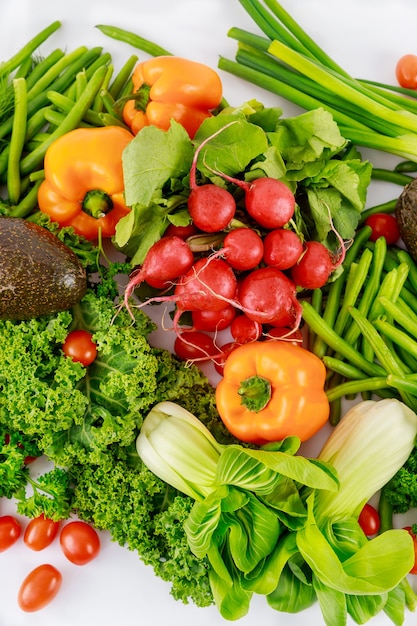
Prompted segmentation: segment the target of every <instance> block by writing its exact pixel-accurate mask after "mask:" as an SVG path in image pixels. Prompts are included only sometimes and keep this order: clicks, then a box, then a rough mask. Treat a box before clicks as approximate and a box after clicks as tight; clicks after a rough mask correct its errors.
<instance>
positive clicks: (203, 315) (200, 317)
mask: <svg viewBox="0 0 417 626" xmlns="http://www.w3.org/2000/svg"><path fill="white" fill-rule="evenodd" d="M235 315H236V309H235V307H234V306H233V305H231V304H228V305H226V306H225V308H224V309H220V311H210V310H207V311H192V313H191V317H192V320H193V327H194V328H195V329H196V330H203V331H204V330H205V331H208V332H215V331H219V330H224V329H225V328H228V327H229V326H230V324H231V322H232V321H233V319H234V317H235Z"/></svg>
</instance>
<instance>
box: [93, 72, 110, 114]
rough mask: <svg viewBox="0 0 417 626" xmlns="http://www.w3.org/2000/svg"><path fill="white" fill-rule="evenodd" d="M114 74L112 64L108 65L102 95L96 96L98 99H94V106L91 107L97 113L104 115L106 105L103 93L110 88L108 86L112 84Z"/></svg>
mask: <svg viewBox="0 0 417 626" xmlns="http://www.w3.org/2000/svg"><path fill="white" fill-rule="evenodd" d="M113 72H114V67H113V65H112V64H110V65H108V66H107V73H106V75H105V77H104V80H103V85H102V88H101V90H100V93H98V94H97V95H96V97H95V98H94V102H93V104H92V106H91V109H92V110H93V111H96V112H97V113H102V111H103V108H104V104H103V97H102V93H103V92H105V91H106V90H107V88H108V86H109V84H110V80H111V77H112V75H113Z"/></svg>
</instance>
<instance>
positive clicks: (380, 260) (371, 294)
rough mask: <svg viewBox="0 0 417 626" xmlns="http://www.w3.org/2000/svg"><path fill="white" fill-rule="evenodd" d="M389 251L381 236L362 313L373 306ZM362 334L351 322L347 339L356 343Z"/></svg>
mask: <svg viewBox="0 0 417 626" xmlns="http://www.w3.org/2000/svg"><path fill="white" fill-rule="evenodd" d="M386 251H387V242H386V240H385V238H384V237H380V238H379V239H377V241H376V242H375V246H374V249H373V255H372V263H371V266H370V272H369V277H368V280H367V282H366V284H365V288H364V291H363V294H362V297H361V299H360V302H359V305H358V310H359V311H360V312H361V313H362V315H365V316H367V315H368V313H369V310H370V308H371V305H372V302H373V301H374V298H375V296H376V294H377V293H378V287H379V285H380V283H381V275H382V270H383V267H384V260H385V255H386ZM359 336H360V330H359V327H358V325H357V324H351V325H350V326H349V328H348V331H347V333H346V334H345V339H346V341H347V342H348V343H350V344H351V345H354V344H355V343H356V341H357V340H358V338H359Z"/></svg>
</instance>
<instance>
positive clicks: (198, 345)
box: [174, 330, 219, 361]
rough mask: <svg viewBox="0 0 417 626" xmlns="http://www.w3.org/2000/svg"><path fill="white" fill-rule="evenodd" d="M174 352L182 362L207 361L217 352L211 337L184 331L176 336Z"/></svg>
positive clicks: (196, 332) (197, 332)
mask: <svg viewBox="0 0 417 626" xmlns="http://www.w3.org/2000/svg"><path fill="white" fill-rule="evenodd" d="M174 352H175V354H176V355H177V356H178V357H179V358H180V359H182V360H183V361H208V360H210V359H212V358H213V357H214V356H215V355H216V354H218V352H219V350H218V348H217V347H216V345H215V343H214V341H213V339H212V337H210V335H207V334H206V333H202V332H199V331H192V330H190V331H187V330H186V331H184V332H181V333H179V334H178V335H177V337H176V339H175V342H174Z"/></svg>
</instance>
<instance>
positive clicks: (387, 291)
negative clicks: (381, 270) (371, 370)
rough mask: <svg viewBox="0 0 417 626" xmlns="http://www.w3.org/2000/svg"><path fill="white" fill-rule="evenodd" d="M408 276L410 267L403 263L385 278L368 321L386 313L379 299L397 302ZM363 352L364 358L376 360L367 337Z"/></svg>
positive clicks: (363, 344)
mask: <svg viewBox="0 0 417 626" xmlns="http://www.w3.org/2000/svg"><path fill="white" fill-rule="evenodd" d="M407 275H408V266H407V264H405V263H402V264H400V265H398V266H397V267H396V268H393V269H392V270H391V271H390V272H388V273H387V274H386V275H385V276H384V278H383V280H382V282H381V285H380V287H379V290H378V293H377V295H376V298H375V300H374V301H373V303H372V306H371V308H370V311H369V314H368V319H369V320H370V321H371V322H372V321H373V320H374V319H376V318H377V317H378V316H379V315H383V313H384V307H383V306H382V304H381V301H380V299H379V298H380V297H383V296H385V297H387V298H388V299H389V300H392V301H395V300H396V298H397V297H398V295H399V293H400V291H401V289H402V286H403V284H404V282H405V279H406V277H407ZM362 352H363V355H364V357H365V358H366V359H368V360H369V361H371V360H373V359H374V356H373V349H372V346H371V344H370V342H369V341H368V340H367V337H364V341H363V342H362Z"/></svg>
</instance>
